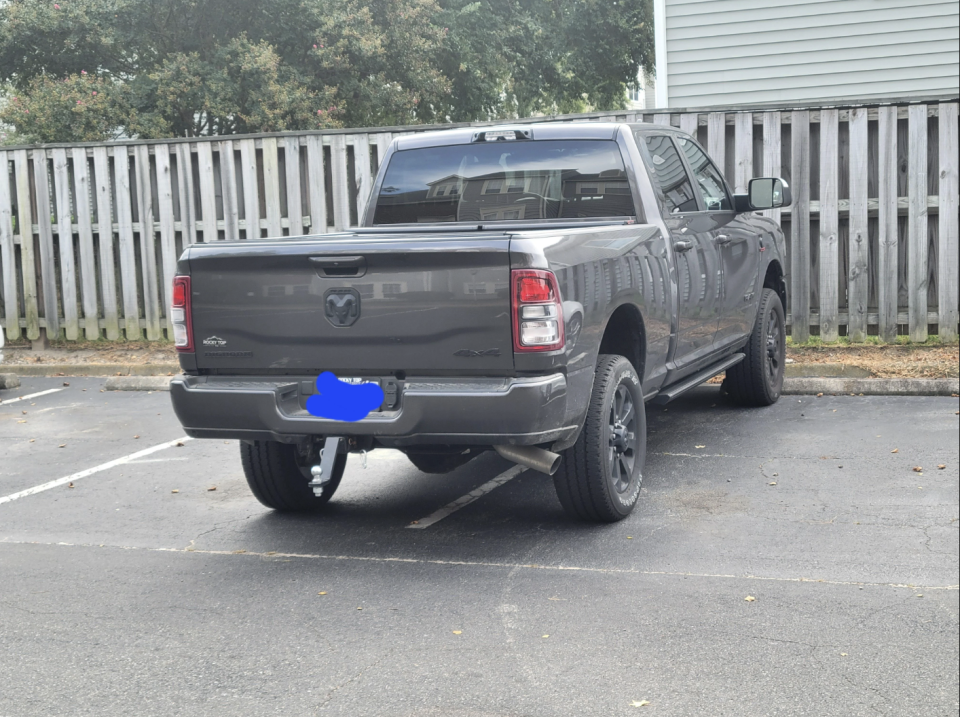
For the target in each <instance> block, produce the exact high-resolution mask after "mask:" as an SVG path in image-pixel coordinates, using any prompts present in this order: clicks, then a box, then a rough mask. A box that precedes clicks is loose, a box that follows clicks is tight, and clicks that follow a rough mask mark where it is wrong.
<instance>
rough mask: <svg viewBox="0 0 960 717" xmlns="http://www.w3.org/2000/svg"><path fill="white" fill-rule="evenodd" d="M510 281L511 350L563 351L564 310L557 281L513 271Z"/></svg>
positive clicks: (537, 272)
mask: <svg viewBox="0 0 960 717" xmlns="http://www.w3.org/2000/svg"><path fill="white" fill-rule="evenodd" d="M512 277H513V293H512V294H511V302H510V304H511V309H512V311H513V350H514V351H517V352H528V351H555V350H557V349H560V348H563V343H564V336H563V306H562V304H561V303H560V289H559V287H558V286H557V277H556V276H554V275H553V273H552V272H549V271H543V270H541V269H514V270H513V272H512Z"/></svg>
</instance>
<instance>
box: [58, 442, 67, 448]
mask: <svg viewBox="0 0 960 717" xmlns="http://www.w3.org/2000/svg"><path fill="white" fill-rule="evenodd" d="M66 447H67V444H66V443H61V444H60V445H59V446H57V448H66Z"/></svg>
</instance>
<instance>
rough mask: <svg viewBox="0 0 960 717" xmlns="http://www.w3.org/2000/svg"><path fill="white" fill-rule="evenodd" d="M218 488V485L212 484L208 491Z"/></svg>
mask: <svg viewBox="0 0 960 717" xmlns="http://www.w3.org/2000/svg"><path fill="white" fill-rule="evenodd" d="M216 489H217V486H215V485H212V486H210V487H209V488H207V492H210V491H211V490H216Z"/></svg>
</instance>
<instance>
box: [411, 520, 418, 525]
mask: <svg viewBox="0 0 960 717" xmlns="http://www.w3.org/2000/svg"><path fill="white" fill-rule="evenodd" d="M410 525H420V521H419V520H411V521H410Z"/></svg>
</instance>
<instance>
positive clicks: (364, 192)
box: [353, 134, 373, 224]
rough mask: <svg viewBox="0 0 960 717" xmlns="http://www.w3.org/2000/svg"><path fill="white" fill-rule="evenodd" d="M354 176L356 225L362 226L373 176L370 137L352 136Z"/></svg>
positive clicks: (365, 135) (364, 135)
mask: <svg viewBox="0 0 960 717" xmlns="http://www.w3.org/2000/svg"><path fill="white" fill-rule="evenodd" d="M353 158H354V162H353V164H354V174H355V175H356V182H357V223H358V224H363V214H364V210H365V209H366V207H367V201H368V200H369V199H370V190H371V189H373V175H372V173H371V172H370V135H368V134H355V135H353Z"/></svg>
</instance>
